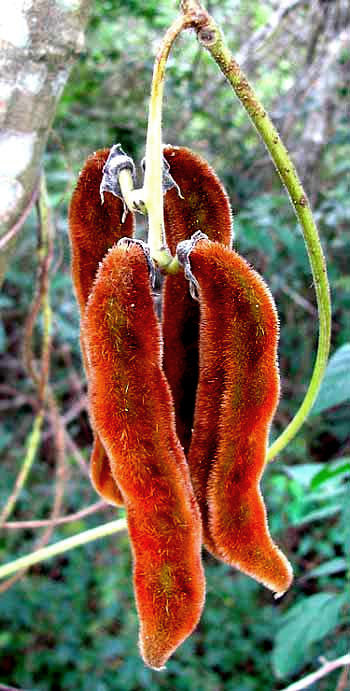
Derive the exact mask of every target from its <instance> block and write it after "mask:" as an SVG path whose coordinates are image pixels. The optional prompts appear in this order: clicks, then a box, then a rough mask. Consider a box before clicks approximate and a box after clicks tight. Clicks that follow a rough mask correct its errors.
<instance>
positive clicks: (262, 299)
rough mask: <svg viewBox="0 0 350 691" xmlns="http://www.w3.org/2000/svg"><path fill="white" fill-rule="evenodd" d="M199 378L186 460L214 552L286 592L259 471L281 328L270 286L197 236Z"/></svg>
mask: <svg viewBox="0 0 350 691" xmlns="http://www.w3.org/2000/svg"><path fill="white" fill-rule="evenodd" d="M190 264H191V269H192V272H193V274H194V276H195V278H196V279H197V281H198V283H199V288H200V308H201V318H200V378H199V384H198V389H197V398H196V409H195V421H194V431H193V435H192V441H191V446H190V451H189V455H188V462H189V466H190V471H191V478H192V483H193V487H194V490H195V494H196V497H197V501H198V503H199V506H200V509H201V513H202V518H203V530H204V541H205V544H206V546H207V547H208V549H209V550H210V551H212V552H213V553H214V555H215V556H217V557H218V558H221V559H222V560H223V561H225V562H227V563H229V564H231V565H232V566H235V567H237V568H238V569H240V570H241V571H243V572H244V573H246V574H248V575H249V576H252V577H253V578H255V579H256V580H258V581H260V582H261V583H263V584H264V585H265V586H267V587H268V588H270V589H271V590H273V591H275V592H276V593H279V594H281V593H283V592H284V591H285V590H286V589H287V588H288V587H289V585H290V583H291V580H292V570H291V567H290V565H289V562H288V561H287V559H286V558H285V556H284V555H283V554H282V552H281V551H280V550H279V549H278V547H277V546H276V545H275V544H274V542H273V541H272V539H271V536H270V533H269V530H268V524H267V516H266V509H265V505H264V502H263V498H262V495H261V492H260V486H259V483H260V479H261V475H262V473H263V469H264V466H265V463H266V452H267V442H268V435H269V430H270V425H271V420H272V417H273V415H274V412H275V410H276V407H277V403H278V399H279V391H280V386H279V372H278V365H277V345H278V336H279V326H278V317H277V312H276V308H275V305H274V301H273V298H272V296H271V293H270V291H269V290H268V288H267V286H266V284H265V283H264V281H263V280H262V278H261V277H260V276H259V275H258V274H257V273H256V271H254V270H253V269H252V268H251V267H250V266H249V265H248V263H247V262H246V261H245V260H244V259H243V258H242V257H240V256H239V255H238V254H237V253H236V252H234V251H233V250H229V249H227V248H225V247H223V246H222V245H219V244H218V243H212V242H210V241H206V240H200V241H199V242H198V243H197V244H196V245H195V246H194V248H193V249H192V251H191V253H190Z"/></svg>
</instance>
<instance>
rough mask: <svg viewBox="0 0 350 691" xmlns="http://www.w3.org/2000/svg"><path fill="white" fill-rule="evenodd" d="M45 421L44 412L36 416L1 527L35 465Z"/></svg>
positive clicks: (4, 509)
mask: <svg viewBox="0 0 350 691" xmlns="http://www.w3.org/2000/svg"><path fill="white" fill-rule="evenodd" d="M43 419H44V415H43V412H40V413H38V414H37V415H36V417H35V419H34V424H33V427H32V430H31V432H30V434H29V438H28V446H27V453H26V455H25V457H24V460H23V463H22V467H21V470H20V472H19V473H18V475H17V478H16V482H15V486H14V488H13V490H12V492H11V494H10V496H9V498H8V500H7V502H6V504H5V506H4V508H3V510H2V512H1V515H0V527H1V526H2V524H3V523H4V522H5V521H6V520H7V518H8V517H9V516H10V514H11V513H12V511H13V509H14V507H15V504H16V501H17V499H18V497H19V495H20V493H21V491H22V489H23V487H24V485H25V482H26V480H27V477H28V474H29V471H30V469H31V467H32V465H33V461H34V458H35V454H36V452H37V450H38V446H39V444H40V434H41V428H42V424H43Z"/></svg>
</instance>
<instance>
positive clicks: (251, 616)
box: [0, 0, 350, 691]
mask: <svg viewBox="0 0 350 691" xmlns="http://www.w3.org/2000/svg"><path fill="white" fill-rule="evenodd" d="M206 7H207V9H208V10H209V11H210V12H211V13H212V14H213V16H214V18H215V20H216V21H217V22H218V24H219V25H220V26H221V28H222V29H223V30H224V33H225V36H226V39H227V42H228V44H229V46H230V48H231V50H232V51H233V53H234V55H235V56H236V58H237V60H238V61H239V62H240V64H241V65H242V67H243V69H244V71H245V72H246V73H247V75H248V77H249V79H250V81H251V82H252V84H253V86H254V87H255V88H256V90H257V92H258V94H259V96H260V98H261V100H262V102H263V103H264V105H265V107H266V108H267V109H268V110H269V112H270V114H271V116H272V119H273V121H274V122H275V124H276V125H277V127H278V129H279V131H280V133H281V135H282V138H283V140H284V142H285V143H286V145H287V147H288V148H289V150H290V152H291V155H292V158H293V160H294V162H295V163H296V165H297V168H298V172H299V175H300V177H301V178H302V180H303V183H304V184H305V188H306V191H307V193H308V195H309V197H310V200H311V203H312V206H313V209H314V212H315V217H316V219H317V222H318V226H319V230H320V235H321V240H322V245H323V249H324V251H325V254H326V257H327V262H328V270H329V277H330V282H331V288H332V300H333V328H332V351H331V352H332V357H331V361H330V364H329V366H328V370H327V375H326V378H325V380H324V384H323V386H322V389H321V393H320V395H319V398H318V400H317V402H316V404H315V406H314V409H313V411H312V414H311V416H310V417H309V419H308V421H307V423H306V424H305V425H304V427H303V429H302V430H301V432H299V434H298V435H297V437H296V438H295V439H294V440H293V442H292V443H291V444H290V445H289V446H288V448H287V449H285V450H284V451H283V452H282V453H281V454H280V455H279V456H278V458H277V459H276V461H275V462H274V463H273V464H271V465H270V466H269V467H268V469H267V470H266V473H265V475H264V480H263V492H264V495H265V498H266V503H267V507H268V512H269V521H270V526H271V532H272V534H273V536H274V537H275V539H276V540H277V542H278V543H279V544H280V545H281V547H282V549H283V550H284V551H285V553H286V554H287V555H288V557H289V559H290V561H291V562H292V564H293V568H294V570H295V583H294V585H293V587H292V588H291V590H290V591H289V592H288V593H287V594H286V596H285V597H284V598H283V599H282V600H277V601H274V600H273V597H272V595H271V594H270V592H268V591H267V590H265V589H264V588H263V587H262V586H260V585H258V584H257V583H255V582H254V581H252V580H251V579H249V578H248V577H246V576H243V575H241V574H239V573H237V572H235V571H234V570H232V569H230V568H228V567H227V566H225V565H223V564H220V563H218V562H216V561H215V560H214V559H213V558H212V557H211V556H210V555H209V554H207V553H205V554H204V563H205V568H206V576H207V601H206V606H205V611H204V614H203V617H202V620H201V622H200V625H199V627H198V629H197V630H196V632H195V633H194V634H193V635H192V636H191V638H190V639H189V640H187V641H186V643H185V644H183V645H182V646H181V648H180V649H179V650H178V651H177V652H176V654H175V655H174V656H173V658H172V659H171V660H170V662H169V663H168V665H167V669H166V670H165V671H164V672H161V673H159V672H158V673H156V672H152V671H151V670H149V669H146V668H145V666H144V665H143V663H142V661H141V659H140V657H139V654H138V650H137V617H136V611H135V606H134V600H133V594H132V583H131V557H130V548H129V544H128V539H127V535H126V533H121V534H118V535H115V536H112V537H108V538H105V539H103V540H100V541H97V542H93V543H91V544H88V545H86V546H84V547H80V548H78V549H76V550H73V551H71V552H68V553H67V554H65V555H63V556H62V557H60V558H55V559H54V560H51V561H46V562H43V563H42V564H39V565H38V566H36V567H34V568H32V569H31V571H30V572H29V573H28V574H26V575H23V577H22V578H21V579H17V580H16V581H15V582H13V583H12V582H5V583H4V582H2V583H0V592H1V599H0V620H1V628H0V686H1V684H3V685H8V686H12V687H17V688H21V689H25V690H26V691H33V690H38V691H39V690H40V691H46V690H50V691H59V690H60V689H65V690H66V689H67V690H71V689H81V691H112V690H113V691H115V690H119V689H123V691H138V690H139V689H152V691H153V690H156V689H176V690H181V691H182V690H186V691H187V690H191V691H197V690H198V691H200V690H201V691H202V690H205V691H221V690H222V691H224V690H225V691H238V690H239V691H260V690H265V689H276V690H278V689H285V688H286V687H287V686H288V684H290V683H292V681H293V680H295V679H298V678H300V677H302V676H303V675H306V674H307V673H310V672H311V671H313V670H315V669H317V668H318V666H319V658H320V656H324V657H326V658H327V659H334V658H336V657H339V656H341V655H344V654H345V653H347V652H348V651H349V642H350V636H349V614H350V598H349V575H350V554H349V550H350V501H349V499H350V493H349V477H350V434H349V431H350V319H349V312H350V309H349V308H350V243H349V220H350V204H349V171H350V137H349V118H348V104H349V75H350V49H349V40H348V39H347V40H346V29H347V30H349V14H350V11H349V5H348V3H347V1H346V0H334V1H332V0H329V1H324V0H312V1H311V2H302V1H300V0H299V1H298V0H297V1H294V2H292V1H291V2H289V4H288V3H280V2H277V1H275V0H269V1H262V2H257V1H255V0H240V1H239V2H238V0H212V1H210V2H207V3H206ZM176 13H177V10H176V3H175V2H159V0H148V2H147V3H144V2H142V1H141V0H120V1H119V0H95V2H93V8H92V13H91V17H90V21H89V25H88V30H87V35H86V44H85V48H84V51H83V53H82V54H81V56H80V58H79V60H78V62H77V64H76V66H75V68H74V70H73V72H72V74H71V78H70V80H69V82H68V84H67V86H66V88H65V91H64V93H63V96H62V99H61V101H60V104H59V108H58V112H57V115H56V118H55V121H54V123H53V126H52V131H51V134H50V137H49V142H48V146H47V149H46V153H45V159H44V166H45V171H46V174H47V186H48V193H49V201H50V206H51V210H52V217H53V223H54V228H55V237H54V248H53V262H52V264H51V269H50V288H49V290H50V299H51V303H52V310H53V332H52V333H53V347H52V353H51V372H50V385H51V391H52V394H53V396H54V398H55V401H56V404H57V405H56V407H55V406H54V405H53V406H52V407H51V409H50V413H49V414H48V416H47V420H45V423H44V425H43V428H42V433H41V442H40V445H39V447H38V451H37V453H36V456H35V460H34V463H33V465H32V467H31V470H30V473H29V476H28V478H27V481H26V483H25V486H24V488H23V490H22V492H21V494H20V496H19V499H18V501H17V503H16V506H15V510H14V512H13V514H12V515H11V516H10V517H9V518H8V521H7V522H6V523H5V525H4V526H3V528H2V529H1V533H0V559H1V562H2V563H4V562H6V561H9V560H10V559H13V558H15V557H17V556H19V555H21V554H27V553H28V552H30V551H31V550H32V549H33V548H34V546H38V541H40V540H41V539H42V538H43V537H44V539H45V531H46V530H50V531H51V534H50V539H51V540H52V541H57V540H59V539H62V538H65V537H68V536H70V535H74V534H76V533H78V532H79V531H82V530H85V529H88V528H90V527H94V526H96V525H99V524H100V523H102V522H104V521H109V520H113V518H115V517H116V516H123V511H122V510H118V511H117V510H115V509H113V508H111V507H108V506H107V505H106V504H104V503H103V502H99V501H98V499H99V498H98V496H97V495H96V493H95V492H94V490H93V489H92V487H91V485H90V482H89V478H88V474H87V467H88V459H89V453H90V448H91V440H92V437H91V431H90V427H89V422H88V416H87V410H86V383H85V378H84V375H83V372H82V364H81V355H80V348H79V318H78V311H77V306H76V301H75V297H74V294H73V290H72V282H71V276H70V251H69V241H68V230H67V209H68V204H69V199H70V196H71V193H72V190H73V188H74V185H75V182H76V179H77V175H78V172H79V170H80V169H81V167H82V166H83V163H84V160H85V158H86V157H87V156H88V155H89V154H90V153H91V152H92V151H94V150H96V149H99V148H104V147H109V146H111V145H112V144H114V143H117V142H120V143H121V144H122V147H123V149H124V150H125V151H126V152H127V153H128V154H129V155H131V156H132V157H133V158H134V160H135V161H137V162H139V161H140V160H141V158H142V157H143V155H144V148H145V135H146V126H147V110H148V99H149V88H150V82H151V76H152V67H153V60H154V55H155V51H156V47H157V45H158V43H159V40H160V37H161V36H162V34H163V33H164V31H165V29H166V28H167V27H168V25H169V24H170V23H171V22H172V21H173V19H174V18H175V16H176ZM348 36H349V34H348ZM163 131H164V142H165V143H170V144H173V145H185V146H188V147H190V148H192V149H193V150H194V151H195V152H197V153H199V154H201V155H202V156H204V157H205V158H206V159H207V160H208V161H209V162H210V164H211V165H212V166H213V167H214V168H215V170H216V172H217V173H218V175H219V177H220V178H221V180H222V181H223V183H224V185H225V186H226V189H227V192H228V194H229V197H230V200H231V204H232V209H233V213H234V229H235V239H234V247H235V249H237V250H238V251H239V252H240V253H241V254H242V255H243V256H244V257H246V259H248V261H249V262H250V263H251V264H252V265H253V266H254V267H255V268H256V269H257V270H258V271H259V272H260V273H261V274H262V275H263V276H264V278H265V280H266V281H267V283H268V284H269V286H270V288H271V290H272V293H273V295H274V297H275V300H276V303H277V307H278V311H279V316H280V326H281V337H280V352H279V357H280V370H281V378H282V398H281V402H280V405H279V408H278V411H277V414H276V417H275V420H274V426H273V430H272V435H271V436H272V439H273V438H275V437H276V436H277V435H278V434H279V433H280V432H281V431H282V430H283V429H284V427H285V426H286V425H287V423H288V422H289V420H290V419H291V418H292V416H293V414H294V413H295V412H296V410H297V408H298V406H299V404H300V403H301V401H302V399H303V396H304V394H305V392H306V389H307V385H308V382H309V379H310V375H311V372H312V367H313V362H314V358H315V352H316V346H317V310H316V304H315V295H314V288H313V284H312V277H311V274H310V268H309V264H308V259H307V255H306V251H305V247H304V242H303V238H302V235H301V232H300V230H299V228H298V225H297V222H296V219H295V217H294V215H293V211H292V208H291V206H290V203H289V201H288V198H287V196H286V194H285V192H284V190H283V189H282V187H281V184H280V181H279V178H278V176H277V175H276V173H275V171H274V169H273V166H272V164H271V162H270V159H269V157H268V155H267V153H266V151H265V148H264V146H263V145H262V143H261V142H260V141H259V139H258V136H257V134H256V132H255V130H254V129H253V127H252V125H251V124H250V122H249V121H248V118H247V116H246V114H245V112H244V111H243V109H242V107H241V106H240V104H239V103H238V101H237V100H236V98H235V96H234V94H233V92H232V91H231V89H230V88H229V86H228V85H227V84H226V83H225V80H224V79H223V77H222V76H221V74H220V73H219V71H218V68H217V66H216V64H215V63H214V62H213V61H212V59H211V58H210V56H209V55H208V54H207V53H206V52H205V51H204V50H201V49H200V48H199V47H198V44H197V42H196V40H195V36H194V34H192V32H186V33H185V34H183V35H182V36H181V38H180V39H179V40H178V41H177V43H176V44H175V47H174V49H173V51H172V54H171V57H170V60H169V68H168V71H167V79H166V91H165V105H164V117H163ZM37 226H38V222H37V216H36V214H35V213H34V211H33V212H32V213H31V215H30V216H29V218H28V220H27V221H26V224H25V228H24V231H23V233H22V236H21V242H20V243H19V244H18V247H17V252H16V254H15V257H14V259H13V261H12V262H11V264H10V266H9V267H8V271H7V274H6V278H5V282H4V285H3V290H2V294H1V296H0V308H1V321H0V351H1V361H0V411H1V424H0V452H1V478H2V479H1V490H0V502H1V503H0V506H4V505H5V504H6V501H7V499H8V497H9V495H10V494H11V492H12V489H13V486H14V484H15V482H16V477H17V474H18V472H19V470H20V468H21V464H22V462H23V458H24V455H25V452H26V448H27V447H28V439H29V435H30V433H31V429H32V425H33V416H34V413H35V411H36V409H37V400H36V392H35V388H34V387H33V383H32V381H31V379H30V378H29V377H28V375H27V373H26V371H25V368H24V366H23V358H22V350H23V340H24V334H25V330H26V329H28V318H27V315H28V313H30V310H31V305H32V301H33V299H34V297H35V290H34V285H35V276H36V274H37V270H38V268H37V264H38V257H37V242H38V238H37ZM138 233H139V235H142V233H143V224H142V219H141V217H140V222H139V225H138ZM42 332H43V320H42V317H39V318H38V319H37V321H36V325H35V328H34V331H33V337H34V354H35V353H36V349H37V350H38V352H39V349H40V343H41V339H42ZM63 444H64V449H63ZM96 502H97V505H96V506H93V509H92V511H91V513H89V514H88V515H84V514H83V515H80V514H79V515H78V517H77V518H75V519H74V520H68V521H67V522H65V523H62V524H60V525H56V526H55V527H53V526H52V525H51V528H50V526H48V525H46V524H45V525H43V526H42V525H39V526H37V525H36V526H34V525H27V524H25V525H24V526H23V525H22V526H16V525H13V522H14V521H17V522H24V521H27V522H31V521H33V520H42V521H45V520H50V517H51V519H52V517H53V518H55V517H57V515H59V516H64V515H67V516H69V515H70V514H75V513H77V512H81V510H82V509H86V508H87V507H89V506H91V505H95V504H96ZM53 511H54V514H52V512H53ZM55 511H56V513H55ZM11 523H12V526H11ZM349 684H350V682H349V680H347V676H346V670H341V669H339V670H337V671H336V672H334V673H332V674H331V675H329V676H326V677H324V678H323V679H322V680H320V681H318V682H317V683H315V684H314V685H313V686H312V688H313V689H317V690H319V691H331V690H334V689H337V690H338V691H341V690H342V689H347V688H350V687H349ZM1 688H5V686H4V687H1Z"/></svg>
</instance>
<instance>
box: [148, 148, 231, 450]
mask: <svg viewBox="0 0 350 691" xmlns="http://www.w3.org/2000/svg"><path fill="white" fill-rule="evenodd" d="M164 156H165V158H166V160H167V162H168V163H169V166H170V173H171V175H172V177H173V178H174V180H175V182H176V183H177V184H178V185H179V188H180V191H181V194H182V197H183V198H181V197H180V196H179V195H178V192H177V190H176V189H175V188H172V189H171V190H169V191H168V192H167V193H166V195H165V199H164V225H165V233H166V240H167V244H168V246H169V249H170V251H171V253H172V254H173V255H174V254H175V253H176V247H177V244H178V243H179V242H181V241H182V240H186V239H188V238H190V237H191V235H193V233H194V232H195V231H197V230H202V231H203V232H204V233H206V235H208V237H209V238H210V239H211V240H216V241H217V242H221V243H222V244H224V245H227V246H230V245H231V240H232V237H231V236H232V214H231V209H230V204H229V199H228V196H227V194H226V192H225V189H224V188H223V186H222V184H221V182H220V180H219V179H218V177H217V175H216V173H215V172H214V170H213V169H212V168H211V167H210V166H209V164H208V163H207V162H206V161H205V160H204V159H203V158H201V157H200V156H198V155H197V154H194V153H193V152H192V151H191V150H190V149H187V148H184V147H173V146H167V147H165V149H164ZM162 322H163V338H164V371H165V374H166V377H167V379H168V382H169V385H170V388H171V391H172V394H173V398H174V404H175V415H176V429H177V433H178V436H179V438H180V441H181V444H182V445H183V447H184V451H185V453H187V451H188V448H189V445H190V441H191V431H192V427H193V415H194V406H195V396H196V389H197V384H198V339H199V306H198V303H197V302H195V301H194V300H193V299H192V298H191V296H190V294H189V291H188V282H187V280H186V279H185V278H184V276H183V273H179V274H176V275H168V276H167V277H166V278H165V281H164V289H163V318H162Z"/></svg>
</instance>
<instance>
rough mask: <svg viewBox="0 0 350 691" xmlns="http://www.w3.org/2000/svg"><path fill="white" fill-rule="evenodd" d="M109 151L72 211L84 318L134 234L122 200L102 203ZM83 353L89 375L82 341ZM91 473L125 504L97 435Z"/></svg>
mask: <svg viewBox="0 0 350 691" xmlns="http://www.w3.org/2000/svg"><path fill="white" fill-rule="evenodd" d="M109 151H110V150H109V149H101V150H99V151H96V152H95V153H94V154H92V155H91V156H89V157H88V159H87V160H86V162H85V165H84V168H83V170H82V171H81V173H80V175H79V179H78V182H77V186H76V188H75V190H74V192H73V196H72V200H71V204H70V208H69V231H70V242H71V254H72V278H73V284H74V288H75V292H76V296H77V300H78V304H79V308H80V313H81V316H82V315H83V314H84V310H85V305H86V302H87V300H88V297H89V295H90V292H91V288H92V284H93V281H94V279H95V276H96V272H97V269H98V266H99V263H100V262H101V261H102V259H103V257H104V256H105V254H106V252H107V251H108V249H109V248H110V247H111V246H112V245H113V244H115V243H116V242H117V241H118V240H119V239H120V238H121V237H124V236H128V237H131V236H132V234H133V230H134V218H133V216H132V214H130V213H129V214H127V216H126V219H125V221H124V223H123V222H122V215H123V202H122V200H121V199H119V197H115V196H114V195H112V194H111V193H110V192H105V194H104V203H103V204H102V203H101V198H100V183H101V180H102V169H103V166H104V164H105V162H106V160H107V158H108V154H109ZM81 349H82V354H83V361H84V365H85V369H86V373H87V375H88V374H89V372H88V364H87V362H86V357H85V346H84V341H83V338H81ZM90 473H91V479H92V482H93V484H94V486H95V489H96V490H97V492H98V493H99V494H101V496H102V497H104V499H106V500H107V501H109V502H112V503H113V504H116V505H117V506H120V505H122V504H123V500H122V497H121V494H120V492H119V489H118V487H117V485H116V483H115V481H114V480H113V477H112V475H111V471H110V467H109V463H108V458H107V456H106V453H105V451H104V449H103V446H102V444H101V441H100V439H99V438H98V435H96V434H95V435H94V442H93V448H92V453H91V459H90Z"/></svg>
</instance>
